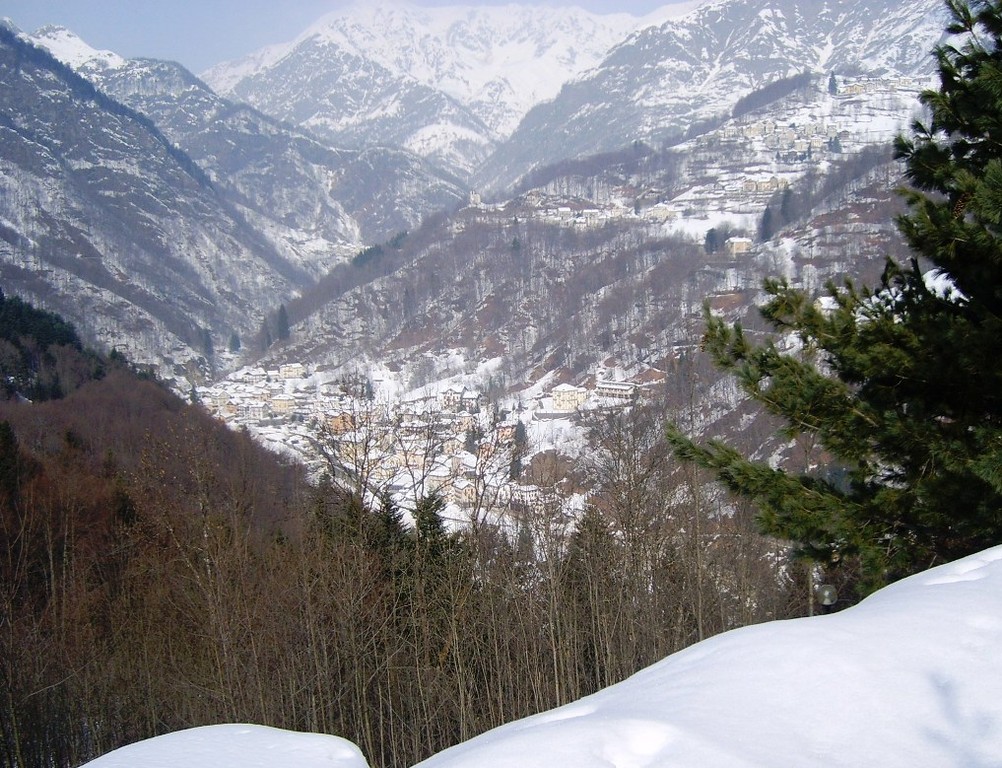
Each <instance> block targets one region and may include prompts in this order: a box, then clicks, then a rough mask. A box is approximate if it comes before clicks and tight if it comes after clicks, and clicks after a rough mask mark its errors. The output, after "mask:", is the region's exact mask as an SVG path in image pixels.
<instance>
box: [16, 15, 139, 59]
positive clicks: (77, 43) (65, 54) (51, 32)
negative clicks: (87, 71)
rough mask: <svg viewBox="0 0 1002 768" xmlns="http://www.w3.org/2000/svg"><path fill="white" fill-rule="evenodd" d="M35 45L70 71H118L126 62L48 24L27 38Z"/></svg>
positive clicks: (62, 29) (67, 30)
mask: <svg viewBox="0 0 1002 768" xmlns="http://www.w3.org/2000/svg"><path fill="white" fill-rule="evenodd" d="M28 39H29V40H30V41H31V42H33V43H34V44H35V45H39V46H41V47H43V48H45V49H46V50H47V51H48V52H49V53H51V54H52V55H53V56H54V57H55V58H56V59H58V60H59V61H61V62H63V63H64V64H65V65H66V66H68V67H70V68H71V69H75V70H78V69H80V68H82V67H84V66H87V67H94V68H97V69H118V68H120V67H123V66H125V63H126V60H125V59H124V58H122V57H121V56H119V55H118V54H117V53H114V52H112V51H105V50H98V49H96V48H93V47H91V46H90V45H88V44H87V43H86V42H84V40H83V39H82V38H81V37H80V36H79V35H77V34H76V33H74V32H72V31H71V30H69V29H67V28H66V27H62V26H57V25H54V24H49V25H46V26H44V27H41V28H40V29H38V30H36V31H35V32H34V33H33V34H31V35H29V36H28Z"/></svg>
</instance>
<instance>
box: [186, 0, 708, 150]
mask: <svg viewBox="0 0 1002 768" xmlns="http://www.w3.org/2000/svg"><path fill="white" fill-rule="evenodd" d="M696 4H697V3H689V4H683V5H682V6H679V7H675V6H666V7H665V8H663V9H661V10H659V11H655V12H654V13H651V14H649V15H647V16H645V17H643V18H637V17H635V16H632V15H629V14H626V13H611V14H594V13H589V12H587V11H583V10H581V9H579V8H549V7H537V6H531V5H514V4H513V5H506V6H486V7H476V6H461V5H459V6H448V7H437V8H420V7H417V6H412V5H409V4H405V3H378V4H368V3H361V2H357V3H355V4H353V5H352V6H350V7H349V8H347V9H345V10H343V11H338V12H334V13H331V14H328V15H326V16H324V17H322V18H321V19H319V20H318V21H317V22H316V23H314V24H313V25H311V26H310V27H309V28H308V29H306V30H305V31H304V32H303V33H302V34H300V35H299V36H298V37H297V38H296V39H295V40H293V41H292V42H290V43H287V44H284V45H277V46H273V47H271V48H268V49H265V50H262V51H259V52H257V53H255V54H252V55H251V56H249V57H246V58H244V59H242V60H240V61H237V62H233V63H223V64H220V65H217V66H215V67H213V68H211V69H209V70H208V71H206V72H205V73H204V74H203V78H204V79H205V80H206V82H208V83H210V84H211V85H212V86H213V87H214V88H215V89H216V90H218V91H219V92H221V93H228V92H231V91H235V90H236V88H237V84H238V83H239V82H240V81H241V80H243V79H245V78H248V77H252V76H254V75H257V74H258V73H260V72H261V71H263V70H266V69H268V68H270V67H272V66H275V65H277V64H278V63H279V61H281V60H282V59H283V58H285V57H286V56H288V55H290V54H291V53H293V52H294V51H295V50H296V49H297V48H299V47H301V46H304V45H308V44H309V45H317V44H322V45H332V46H336V47H337V48H339V49H340V50H342V51H345V52H347V53H349V54H351V55H353V56H357V57H359V58H360V59H368V60H370V61H372V62H375V63H376V64H378V65H380V66H381V67H383V68H385V69H386V70H387V71H388V72H390V73H392V74H393V75H395V76H400V77H407V78H410V79H413V80H414V81H415V82H417V83H420V84H422V85H424V86H428V87H430V88H434V89H436V90H440V91H442V92H443V93H445V94H447V95H448V96H450V97H451V98H453V99H456V100H457V101H458V102H460V103H462V104H464V105H467V106H469V107H470V108H472V110H473V111H474V113H475V114H476V115H477V116H478V117H479V118H480V119H481V120H483V122H484V123H485V124H486V125H488V126H489V127H490V128H491V130H492V131H494V132H495V133H496V134H497V135H498V136H505V135H507V134H510V133H511V132H512V131H513V130H514V129H515V126H516V125H517V123H518V121H519V120H520V119H521V117H522V116H523V115H524V114H525V112H527V111H528V110H529V108H531V107H532V106H533V105H534V104H536V103H538V102H540V101H544V100H546V99H550V98H552V97H554V96H555V95H556V94H557V92H558V91H559V90H560V86H561V85H562V84H563V83H564V82H565V81H566V80H568V79H570V78H571V77H573V76H575V75H577V74H579V73H581V72H583V71H585V70H587V69H589V68H591V67H593V66H595V65H596V64H598V63H599V61H601V59H602V57H603V56H604V55H605V54H606V52H607V51H608V50H609V49H610V48H611V47H612V46H614V45H615V44H617V43H619V42H620V41H622V40H623V39H624V38H625V37H626V36H627V35H628V34H629V33H631V32H633V31H634V30H636V29H638V28H641V27H644V26H650V25H652V24H657V23H662V22H664V21H665V20H667V19H668V18H671V17H673V16H676V15H678V14H679V13H682V12H684V11H686V10H689V8H690V7H692V6H694V5H696Z"/></svg>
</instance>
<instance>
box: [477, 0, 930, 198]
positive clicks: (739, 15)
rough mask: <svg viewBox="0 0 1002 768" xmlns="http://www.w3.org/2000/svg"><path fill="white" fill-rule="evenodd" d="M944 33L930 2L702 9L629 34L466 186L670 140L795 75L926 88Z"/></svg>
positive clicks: (751, 1)
mask: <svg viewBox="0 0 1002 768" xmlns="http://www.w3.org/2000/svg"><path fill="white" fill-rule="evenodd" d="M943 24H944V14H943V5H942V3H941V2H940V0H917V1H916V2H913V3H904V2H901V1H900V0H820V1H819V2H816V3H810V4H807V3H802V2H797V1H796V0H717V1H716V2H712V3H708V4H706V5H704V6H702V7H700V8H698V9H697V10H695V11H693V12H691V13H689V14H688V15H686V16H683V17H682V18H679V19H676V20H672V21H669V22H667V23H665V24H663V25H661V26H660V27H650V28H647V29H644V30H641V31H638V32H637V33H635V34H634V35H632V36H631V37H630V38H629V40H627V41H626V42H624V43H623V44H622V45H619V46H617V47H616V48H614V49H613V50H612V51H611V52H610V53H609V55H608V57H606V58H605V60H603V61H602V63H601V64H599V65H598V66H596V67H594V68H593V69H591V70H589V71H588V72H587V73H584V74H583V75H581V76H580V77H578V78H577V79H575V80H574V81H572V82H570V83H568V84H567V85H566V86H565V87H564V88H563V89H561V91H560V94H559V95H558V96H557V97H556V98H555V99H553V100H552V101H549V102H545V103H543V104H540V105H538V106H537V107H535V108H533V109H532V110H531V111H530V112H529V113H528V114H527V115H526V117H525V119H524V120H523V121H522V123H521V124H520V125H519V127H518V129H517V130H516V131H515V133H514V134H512V136H511V137H510V138H509V139H508V140H507V141H506V142H505V143H504V144H503V145H501V146H500V147H499V148H498V150H497V151H496V152H495V153H494V155H493V156H492V157H491V159H490V161H489V162H488V163H486V164H485V166H484V167H483V168H482V169H481V170H480V171H479V173H478V176H477V177H476V182H477V183H478V184H479V185H480V186H481V187H482V188H485V189H504V188H506V187H508V186H509V185H511V184H512V183H513V182H515V181H516V180H517V179H519V177H521V176H522V175H523V174H524V173H526V171H528V170H531V169H532V168H534V167H537V166H539V165H544V164H548V163H554V162H556V161H558V160H561V159H565V158H569V157H579V156H585V155H589V154H594V153H596V152H600V151H610V150H615V149H619V148H621V147H624V146H628V145H630V144H631V143H632V142H634V141H638V140H639V141H644V142H647V143H649V144H651V145H652V146H658V145H659V144H660V143H661V142H663V141H676V140H678V139H679V138H680V137H681V136H683V135H684V134H686V132H687V131H689V130H690V129H692V128H693V127H694V126H698V125H699V124H700V123H701V122H704V121H714V120H718V119H720V118H723V117H726V116H728V115H729V114H730V112H731V110H732V108H733V107H734V105H735V103H736V102H737V101H738V99H740V98H741V97H743V96H746V95H747V94H749V93H751V92H753V91H755V90H757V89H759V88H762V87H764V86H766V85H768V84H769V83H773V82H775V81H777V80H780V79H783V78H787V77H791V76H794V75H797V74H800V73H802V72H805V71H810V72H816V73H821V74H824V75H827V74H828V73H829V72H835V73H836V74H838V75H850V76H859V75H864V74H865V75H867V76H871V77H874V78H885V79H893V78H897V77H902V76H904V77H922V76H926V77H927V76H929V74H930V73H931V72H932V70H933V65H934V61H933V58H932V56H931V55H930V51H931V50H932V47H933V45H935V44H936V43H937V42H938V41H939V40H940V39H941V37H942V30H943Z"/></svg>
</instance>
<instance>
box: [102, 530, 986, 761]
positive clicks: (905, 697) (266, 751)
mask: <svg viewBox="0 0 1002 768" xmlns="http://www.w3.org/2000/svg"><path fill="white" fill-rule="evenodd" d="M999 648H1002V546H1000V547H995V548H993V549H989V550H987V551H985V552H982V553H980V554H978V555H973V556H971V557H968V558H965V559H963V560H960V561H958V562H956V563H952V564H949V565H945V566H942V567H940V568H936V569H934V570H931V571H927V572H926V573H922V574H919V575H917V576H914V577H912V578H909V579H906V580H904V581H901V582H899V583H897V584H894V585H892V586H890V587H888V588H886V589H884V590H882V591H880V592H878V593H876V594H875V595H873V596H871V597H870V598H868V599H867V600H865V601H863V602H862V603H860V604H859V605H858V606H856V607H853V608H851V609H848V610H846V611H843V612H841V613H835V614H831V615H827V616H816V617H813V618H806V619H795V620H792V621H782V622H773V623H769V624H761V625H758V626H754V627H747V628H744V629H739V630H735V631H733V632H728V633H726V634H724V635H720V636H717V637H714V638H711V639H709V640H706V641H704V642H702V643H699V644H697V645H694V646H692V647H690V648H688V649H686V650H684V651H681V652H679V653H677V654H674V655H673V656H670V657H668V658H666V659H664V660H663V661H661V662H659V663H657V664H655V665H653V666H651V667H649V668H648V669H645V670H643V671H641V672H639V673H637V674H636V675H634V676H633V677H631V678H629V679H628V680H625V681H624V682H622V683H620V684H618V685H615V686H612V687H610V688H608V689H606V690H603V691H600V692H599V693H596V694H594V695H593V696H589V697H587V698H585V699H582V700H580V701H577V702H574V703H572V704H568V705H566V706H564V707H561V708H559V709H555V710H552V711H550V712H546V713H543V714H540V715H537V716H535V717H530V718H527V719H525V720H522V721H519V722H516V723H511V724H509V725H506V726H502V727H501V728H498V729H496V730H494V731H490V732H488V733H486V734H483V735H482V736H480V737H478V738H476V739H473V740H471V741H469V742H466V743H465V744H460V745H459V746H456V747H453V748H452V749H449V750H446V751H444V752H442V753H440V754H438V755H436V756H434V757H432V758H430V759H429V760H426V761H425V762H423V763H421V768H473V767H474V766H477V767H479V766H490V768H506V767H507V766H511V767H512V768H533V766H547V768H550V767H551V766H568V767H573V768H610V767H613V766H614V767H615V768H648V767H649V768H654V766H673V768H674V767H678V766H692V767H693V768H696V767H699V768H707V767H720V766H729V767H730V766H734V767H737V766H741V767H748V768H750V767H752V766H798V767H799V766H853V767H854V768H855V767H858V766H881V768H893V767H894V766H901V767H902V768H904V767H905V766H908V768H915V766H958V767H959V766H970V767H975V766H977V767H979V768H985V767H988V766H1002V666H1000V665H999V662H998V657H997V656H996V655H995V654H996V653H997V652H998V649H999ZM176 765H183V766H186V768H253V767H254V766H264V765H267V766H270V767H271V768H285V767H286V766H287V767H288V768H320V766H334V767H335V768H359V767H360V766H364V765H365V762H364V760H363V759H362V758H361V756H360V755H359V753H358V752H357V751H355V750H354V749H353V748H352V747H351V745H349V744H347V743H346V742H343V741H341V740H338V739H335V738H333V737H327V736H317V735H315V734H291V733H288V732H284V731H275V730H273V729H262V728H257V727H253V726H238V725H230V726H216V727H210V728H203V729H194V730H190V731H182V732H180V733H177V734H171V735H169V736H164V737H160V738H158V739H152V740H150V741H146V742H141V743H139V744H135V745H132V746H129V747H125V748H123V749H120V750H118V751H116V752H112V753H110V754H109V755H106V756H104V757H102V758H99V759H97V760H95V761H93V762H91V763H89V764H88V768H119V767H120V766H121V767H123V768H124V766H129V767H130V768H160V766H164V767H166V766H176Z"/></svg>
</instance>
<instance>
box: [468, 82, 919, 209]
mask: <svg viewBox="0 0 1002 768" xmlns="http://www.w3.org/2000/svg"><path fill="white" fill-rule="evenodd" d="M838 81H839V83H838V86H837V92H836V93H828V94H824V93H823V92H819V93H818V94H817V101H816V103H813V104H811V103H809V104H807V105H805V107H804V108H803V110H802V111H801V112H800V113H799V114H797V115H791V117H790V119H789V120H786V121H781V120H777V119H776V118H774V117H762V116H761V115H755V114H751V115H748V116H745V117H741V118H737V119H734V120H730V121H728V122H727V123H725V124H724V125H723V126H721V127H720V128H719V129H718V130H716V131H712V132H710V133H707V134H704V135H702V136H700V137H698V138H696V139H694V140H693V142H692V145H691V150H692V151H691V153H690V157H689V163H688V169H687V174H688V176H689V177H690V178H691V179H692V183H691V184H690V186H689V188H688V189H686V190H683V191H681V192H679V191H677V190H676V191H674V192H668V191H664V190H662V191H658V190H646V189H635V188H631V187H621V188H620V187H616V188H613V187H610V186H608V185H604V186H603V185H602V184H601V180H599V179H593V180H591V182H590V183H591V184H593V185H595V186H594V189H593V190H592V191H591V193H588V192H587V191H580V190H579V192H580V194H578V195H577V196H576V195H575V190H574V189H572V188H570V187H568V188H566V189H565V188H561V189H559V190H552V189H551V190H549V192H547V191H544V190H533V191H531V192H529V193H527V194H526V195H525V196H524V197H523V198H522V200H521V201H520V204H521V208H522V211H521V215H526V216H529V217H530V218H532V219H534V220H539V221H545V222H549V223H553V224H557V225H561V226H577V227H596V226H602V225H603V224H605V223H606V222H609V221H611V220H615V219H621V218H623V217H632V218H640V219H643V220H645V221H647V222H650V223H651V224H653V225H666V226H672V225H683V226H684V225H686V223H687V222H688V223H692V222H694V221H698V220H705V219H707V218H708V217H709V216H710V215H711V214H714V213H716V214H720V213H724V214H727V215H736V216H740V215H745V214H754V213H761V211H762V209H763V207H764V205H765V203H767V202H768V200H769V199H770V198H771V197H772V195H774V194H775V193H776V192H778V191H781V190H783V189H786V188H787V187H788V186H789V185H790V184H791V183H793V182H794V181H795V180H796V179H798V178H800V177H801V176H802V175H803V173H804V171H805V169H806V168H807V167H809V166H810V165H811V164H812V163H815V162H817V161H818V160H819V159H820V158H822V157H824V156H825V155H826V154H828V153H832V152H851V151H855V150H857V149H858V148H860V147H862V146H864V145H866V144H870V143H873V142H874V141H885V140H889V139H890V138H891V136H892V135H893V125H894V120H893V118H894V117H895V116H897V117H899V118H900V119H902V120H907V119H908V117H909V115H908V114H907V110H908V105H909V104H912V103H914V104H915V105H917V103H918V102H917V97H918V94H919V93H920V92H921V90H922V89H923V88H924V87H925V86H926V84H925V83H923V82H921V81H919V80H913V79H909V78H901V77H897V78H866V77H860V78H844V77H842V78H838ZM874 95H876V96H878V97H887V98H884V99H881V98H878V99H877V100H876V101H873V103H878V102H881V101H884V102H886V103H887V105H886V109H887V110H889V113H888V115H886V117H890V118H892V119H891V120H880V121H877V123H879V124H880V125H884V124H886V125H887V126H889V127H888V128H887V130H888V131H890V133H888V135H887V136H883V135H880V136H877V135H874V133H873V131H874V128H873V125H874V121H873V119H871V118H872V116H869V115H868V113H867V108H868V107H867V106H866V103H869V102H870V101H872V98H871V97H872V96H874ZM825 99H827V100H828V101H824V100H825ZM863 102H865V103H863ZM874 108H876V107H874ZM891 113H893V114H891ZM885 132H886V131H885ZM738 158H740V162H736V159H738ZM568 183H569V182H568ZM565 186H566V185H565ZM470 205H471V208H473V209H480V210H482V211H483V212H484V213H485V214H486V213H487V212H488V211H491V210H494V209H496V208H497V207H498V206H485V205H483V204H482V202H481V199H480V196H479V195H478V194H476V193H472V194H471V196H470Z"/></svg>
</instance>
